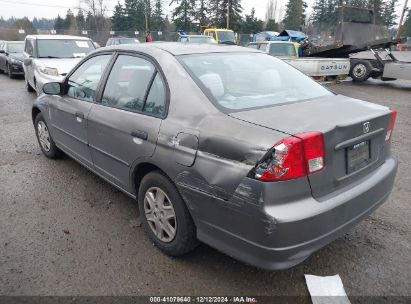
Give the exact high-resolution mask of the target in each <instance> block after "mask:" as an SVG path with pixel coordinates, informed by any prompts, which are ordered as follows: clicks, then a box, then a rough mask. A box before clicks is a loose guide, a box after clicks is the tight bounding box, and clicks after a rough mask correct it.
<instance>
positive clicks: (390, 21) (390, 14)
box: [382, 0, 397, 27]
mask: <svg viewBox="0 0 411 304" xmlns="http://www.w3.org/2000/svg"><path fill="white" fill-rule="evenodd" d="M396 3H397V0H389V1H387V2H386V3H385V5H384V10H383V12H382V20H383V23H384V25H386V26H388V27H391V26H393V25H396V24H397V22H395V20H396V19H397V15H396V14H395V5H396Z"/></svg>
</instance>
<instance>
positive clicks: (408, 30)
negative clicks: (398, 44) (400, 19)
mask: <svg viewBox="0 0 411 304" xmlns="http://www.w3.org/2000/svg"><path fill="white" fill-rule="evenodd" d="M401 36H405V37H411V10H410V9H409V10H408V13H407V17H406V18H405V22H404V25H403V26H402V29H401Z"/></svg>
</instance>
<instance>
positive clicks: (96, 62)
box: [49, 53, 112, 166]
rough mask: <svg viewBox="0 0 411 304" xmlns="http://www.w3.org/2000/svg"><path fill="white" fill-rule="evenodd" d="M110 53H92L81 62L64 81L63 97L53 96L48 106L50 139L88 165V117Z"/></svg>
mask: <svg viewBox="0 0 411 304" xmlns="http://www.w3.org/2000/svg"><path fill="white" fill-rule="evenodd" d="M111 57H112V54H110V53H107V54H102V55H97V56H93V57H91V58H90V59H88V60H87V61H85V62H84V63H83V64H81V65H80V66H79V67H78V68H77V69H76V70H75V71H74V72H73V73H72V74H71V75H69V76H68V78H67V80H66V82H65V92H66V94H64V95H63V96H55V97H54V99H53V102H51V103H50V104H49V106H50V118H51V126H52V129H53V130H52V132H53V138H54V140H55V141H56V143H57V145H58V146H60V147H61V148H62V149H63V150H64V151H66V152H67V153H69V154H71V155H72V156H73V157H74V158H76V159H78V160H80V161H82V162H83V163H85V164H87V165H89V166H91V165H92V159H91V154H90V150H89V148H88V140H87V118H88V115H89V112H90V108H91V105H92V102H94V101H96V95H97V88H98V86H99V83H100V80H101V78H102V75H103V74H104V71H105V69H106V67H107V66H108V63H109V61H110V59H111Z"/></svg>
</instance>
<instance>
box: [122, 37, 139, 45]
mask: <svg viewBox="0 0 411 304" xmlns="http://www.w3.org/2000/svg"><path fill="white" fill-rule="evenodd" d="M119 42H120V44H137V43H140V41H138V40H137V39H134V38H121V39H119Z"/></svg>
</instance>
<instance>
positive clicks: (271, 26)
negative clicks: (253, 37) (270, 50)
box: [265, 19, 280, 32]
mask: <svg viewBox="0 0 411 304" xmlns="http://www.w3.org/2000/svg"><path fill="white" fill-rule="evenodd" d="M265 30H266V31H274V32H279V31H280V25H279V24H278V23H277V22H276V21H275V20H274V19H268V21H267V24H266V25H265Z"/></svg>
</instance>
